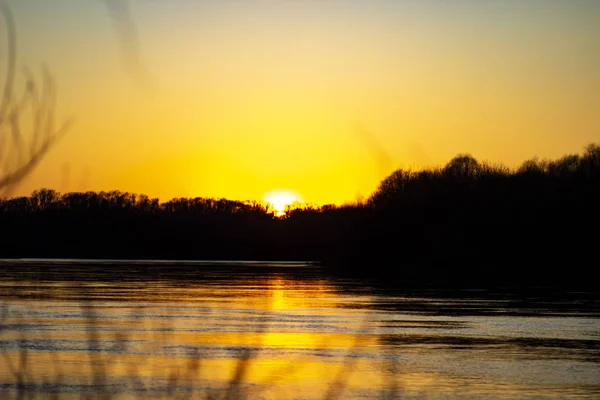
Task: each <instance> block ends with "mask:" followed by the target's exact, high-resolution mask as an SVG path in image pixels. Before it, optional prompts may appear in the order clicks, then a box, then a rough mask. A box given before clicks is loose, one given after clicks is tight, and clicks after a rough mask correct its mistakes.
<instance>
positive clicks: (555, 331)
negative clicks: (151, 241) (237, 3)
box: [0, 261, 600, 399]
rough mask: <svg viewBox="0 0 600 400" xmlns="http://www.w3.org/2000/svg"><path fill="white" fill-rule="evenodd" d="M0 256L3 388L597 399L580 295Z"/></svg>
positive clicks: (595, 350)
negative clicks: (404, 286)
mask: <svg viewBox="0 0 600 400" xmlns="http://www.w3.org/2000/svg"><path fill="white" fill-rule="evenodd" d="M132 268H133V269H134V270H132ZM136 268H137V269H136ZM0 271H1V272H0V356H1V358H0V398H2V399H4V398H58V399H63V398H75V399H78V398H109V399H113V398H119V399H121V398H123V399H125V398H136V399H137V398H182V399H183V398H185V399H187V398H199V399H203V398H249V399H260V398H264V399H324V398H329V399H332V398H340V399H365V398H366V399H371V398H372V399H382V398H556V399H563V398H600V319H599V318H598V316H599V315H600V313H599V312H598V304H597V301H596V300H594V299H593V298H592V299H590V298H589V296H588V297H586V296H585V295H579V296H578V295H574V297H572V298H571V297H568V296H567V298H564V299H561V298H559V299H557V298H552V299H551V300H547V299H544V298H539V299H533V300H532V299H528V300H527V301H525V302H524V301H523V296H522V295H514V294H513V295H506V296H502V295H498V294H497V293H496V294H491V293H487V292H461V293H448V292H445V291H420V292H418V293H417V292H414V291H407V290H399V289H398V290H393V289H389V288H386V289H382V288H381V286H380V285H375V284H373V283H367V282H361V281H353V280H347V279H334V278H330V277H327V276H326V275H325V274H324V273H323V272H322V271H321V270H320V269H319V268H316V267H314V266H310V265H301V264H299V265H296V264H293V265H281V264H278V265H270V266H261V265H259V264H244V263H236V264H233V263H231V264H219V265H208V264H200V265H194V264H189V265H185V266H184V267H181V268H175V267H173V266H170V265H169V264H168V263H123V264H119V263H113V264H112V265H110V267H109V268H108V266H107V264H97V263H92V262H76V261H72V262H71V261H63V262H58V263H57V262H48V261H35V262H33V261H19V262H6V261H4V262H0ZM128 271H129V272H128ZM174 271H177V272H174Z"/></svg>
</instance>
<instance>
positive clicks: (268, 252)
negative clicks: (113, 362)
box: [0, 144, 600, 282]
mask: <svg viewBox="0 0 600 400" xmlns="http://www.w3.org/2000/svg"><path fill="white" fill-rule="evenodd" d="M599 200H600V145H596V144H591V145H588V146H587V147H586V149H585V152H584V153H583V154H581V155H567V156H564V157H562V158H560V159H558V160H552V161H549V160H538V159H531V160H528V161H526V162H524V163H523V164H522V165H521V166H520V167H518V168H516V169H514V170H511V169H509V168H507V167H506V166H503V165H500V164H490V163H487V162H479V161H477V160H476V159H474V158H473V157H471V156H470V155H468V154H464V155H458V156H456V157H455V158H453V159H452V160H450V161H449V162H448V163H447V164H446V165H445V166H443V167H438V168H431V169H425V170H419V171H415V170H404V169H399V170H397V171H395V172H393V173H392V174H391V175H389V176H388V177H387V178H385V179H384V180H383V181H382V182H381V183H380V185H379V187H378V189H377V190H376V191H375V192H374V193H373V194H372V195H371V196H370V197H369V198H368V199H367V200H365V201H362V202H357V203H354V204H346V205H342V206H335V205H324V206H320V207H317V206H310V205H296V206H294V207H290V208H289V209H288V210H287V212H286V214H285V215H284V216H283V217H277V216H276V213H275V211H274V210H273V209H272V208H270V207H269V205H268V204H264V203H260V202H241V201H233V200H226V199H212V198H176V199H172V200H170V201H167V202H163V203H161V202H159V200H158V199H153V198H149V197H148V196H145V195H136V194H132V193H126V192H119V191H112V192H99V193H95V192H85V193H81V192H75V193H66V194H62V195H61V194H59V193H58V192H56V191H54V190H50V189H40V190H37V191H35V192H33V193H32V194H31V195H30V196H28V197H16V198H11V199H5V200H1V201H0V225H1V226H2V227H3V229H0V240H1V243H2V246H1V247H0V257H8V258H12V257H27V258H30V257H43V258H53V257H59V258H131V259H215V260H217V259H219V260H232V259H248V260H249V259H254V260H257V259H258V260H273V259H277V260H316V261H321V262H322V263H323V265H324V266H326V267H328V268H331V269H332V271H336V272H340V273H352V274H367V275H374V276H388V275H395V276H399V277H406V278H407V279H425V280H431V279H439V280H445V281H448V280H459V281H465V280H468V281H476V282H478V281H484V280H486V281H506V280H510V281H515V280H516V281H528V282H530V281H532V280H534V281H547V280H551V281H556V282H559V281H565V280H566V281H568V280H578V281H586V280H588V279H589V278H590V277H592V276H596V275H598V266H597V265H598V243H600V241H599V236H600V235H599V232H598V227H599V226H600V225H599V222H600V208H599V205H600V202H599Z"/></svg>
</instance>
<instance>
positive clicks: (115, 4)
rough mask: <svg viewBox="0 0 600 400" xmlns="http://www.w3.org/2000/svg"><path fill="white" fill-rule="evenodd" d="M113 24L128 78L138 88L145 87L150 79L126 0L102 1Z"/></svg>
mask: <svg viewBox="0 0 600 400" xmlns="http://www.w3.org/2000/svg"><path fill="white" fill-rule="evenodd" d="M102 1H103V2H104V3H105V4H106V8H107V10H108V14H109V17H110V19H111V20H112V22H113V25H114V29H115V31H116V35H117V40H118V41H119V44H120V51H121V59H122V62H123V65H124V67H125V69H126V72H127V74H128V75H129V77H130V78H131V79H132V80H133V81H134V82H135V83H136V84H137V85H139V86H146V85H147V84H148V83H149V81H150V79H149V74H148V71H147V69H146V68H145V67H144V62H143V60H142V51H141V48H140V38H139V34H138V30H137V26H136V24H135V21H134V19H133V15H132V13H131V7H130V6H129V2H128V1H127V0H102Z"/></svg>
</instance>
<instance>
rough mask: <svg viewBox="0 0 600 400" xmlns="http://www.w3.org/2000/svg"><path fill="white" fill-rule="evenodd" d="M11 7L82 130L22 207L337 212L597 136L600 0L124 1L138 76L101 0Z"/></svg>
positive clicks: (24, 39)
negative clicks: (310, 207) (293, 204)
mask: <svg viewBox="0 0 600 400" xmlns="http://www.w3.org/2000/svg"><path fill="white" fill-rule="evenodd" d="M6 2H7V3H8V5H9V6H10V7H11V9H12V12H13V14H14V16H15V19H16V22H17V27H18V34H19V39H18V51H19V65H20V66H23V65H27V66H29V67H31V68H32V69H33V70H35V71H38V72H39V71H40V66H41V65H42V63H45V64H47V65H48V67H49V69H50V70H51V71H52V73H53V75H54V78H55V81H56V85H57V88H58V96H59V113H58V119H59V120H60V119H65V118H67V117H69V116H73V117H74V125H73V126H72V128H71V129H70V131H69V133H68V135H67V136H65V138H64V139H63V140H62V141H61V142H60V143H59V144H58V145H57V146H56V147H55V148H54V149H53V151H52V152H51V153H50V154H49V155H48V157H47V158H46V159H45V160H44V162H43V163H42V164H41V165H40V166H39V168H38V169H37V170H36V171H35V173H34V174H33V175H32V176H30V177H29V179H28V180H27V181H26V182H24V183H23V184H22V185H21V186H20V187H19V188H18V191H17V192H18V193H17V194H28V193H30V192H31V191H32V190H33V189H36V188H40V187H50V188H54V189H57V190H59V191H61V192H65V191H82V190H95V191H99V190H111V189H118V190H122V191H130V192H137V193H146V194H148V195H151V196H157V197H160V198H161V200H168V199H169V198H172V197H180V196H186V197H196V196H203V197H204V196H210V197H227V198H231V199H240V200H245V199H257V200H260V199H263V198H264V195H265V193H267V192H269V191H272V190H274V189H289V190H293V191H295V192H297V193H298V194H299V195H300V196H301V197H302V199H304V200H306V201H310V202H315V203H321V204H323V203H331V202H334V203H342V202H344V201H352V200H354V199H355V198H356V197H357V196H359V195H363V196H368V195H369V194H370V193H371V191H372V190H374V189H375V188H376V186H377V184H378V183H379V181H380V180H381V179H382V178H384V177H385V176H386V175H387V174H389V173H390V172H392V171H393V170H394V169H396V168H398V167H415V168H420V167H426V166H432V165H439V164H443V163H445V162H446V161H448V160H449V159H450V158H451V157H453V156H454V155H456V154H457V153H461V152H469V153H471V154H472V155H473V156H475V157H476V158H478V159H484V160H489V161H492V162H503V163H505V164H507V165H509V166H516V165H518V164H519V163H520V162H522V161H523V160H525V159H527V158H530V157H532V156H535V155H537V156H539V157H542V158H543V157H550V158H554V157H558V156H561V155H563V154H565V153H569V152H580V151H582V149H583V146H585V145H586V144H588V143H590V142H600V1H598V0H564V1H563V0H560V1H559V0H497V1H491V0H472V1H467V0H418V1H417V0H414V1H401V0H385V1H384V0H368V1H367V0H361V1H358V0H230V1H227V0H198V1H192V0H170V1H167V0H130V5H131V13H132V16H133V20H134V22H135V24H136V28H137V31H138V34H139V35H138V36H139V55H140V60H139V61H141V62H139V63H138V62H137V61H138V60H137V58H136V53H135V51H133V50H135V48H134V47H132V46H130V45H131V44H132V42H123V41H121V40H119V36H118V34H117V32H119V29H118V28H119V27H120V26H121V25H119V23H118V22H116V21H115V20H114V19H112V18H111V16H110V14H109V12H108V10H107V7H106V3H105V2H103V1H102V0H52V1H50V0H6ZM115 28H117V29H115ZM128 37H129V36H128ZM0 38H2V39H3V38H4V31H2V36H0ZM129 38H131V37H129ZM0 46H1V47H0V51H1V54H2V58H1V60H2V62H3V63H4V60H5V54H6V51H5V50H6V44H5V43H4V40H2V44H1V45H0ZM124 48H127V49H129V50H130V51H128V52H124V51H123V49H124ZM132 49H133V50H132ZM4 68H5V67H4V64H3V65H2V69H1V70H0V71H2V73H4V70H5V69H4ZM2 79H3V78H2ZM22 81H23V80H22V79H21V83H22Z"/></svg>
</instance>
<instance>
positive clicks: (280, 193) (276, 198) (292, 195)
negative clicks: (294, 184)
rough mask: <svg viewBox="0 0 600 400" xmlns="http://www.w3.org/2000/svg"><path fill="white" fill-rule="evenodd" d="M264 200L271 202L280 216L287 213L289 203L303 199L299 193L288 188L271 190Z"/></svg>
mask: <svg viewBox="0 0 600 400" xmlns="http://www.w3.org/2000/svg"><path fill="white" fill-rule="evenodd" d="M264 200H265V201H266V202H267V203H269V204H271V206H272V207H273V209H275V211H276V213H277V215H278V216H281V215H283V214H285V208H286V207H287V206H288V205H290V204H292V203H295V202H300V201H302V199H301V197H300V196H299V195H298V193H296V192H294V191H292V190H288V189H275V190H271V191H270V192H268V193H266V194H265V197H264Z"/></svg>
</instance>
